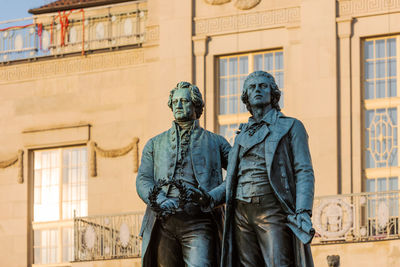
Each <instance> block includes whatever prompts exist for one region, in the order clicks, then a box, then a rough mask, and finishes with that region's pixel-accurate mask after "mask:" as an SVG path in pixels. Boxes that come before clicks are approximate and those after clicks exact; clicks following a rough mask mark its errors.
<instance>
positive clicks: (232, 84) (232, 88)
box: [229, 77, 239, 95]
mask: <svg viewBox="0 0 400 267" xmlns="http://www.w3.org/2000/svg"><path fill="white" fill-rule="evenodd" d="M238 86H239V84H238V78H237V77H231V78H229V94H230V95H237V94H238V93H239V88H238Z"/></svg>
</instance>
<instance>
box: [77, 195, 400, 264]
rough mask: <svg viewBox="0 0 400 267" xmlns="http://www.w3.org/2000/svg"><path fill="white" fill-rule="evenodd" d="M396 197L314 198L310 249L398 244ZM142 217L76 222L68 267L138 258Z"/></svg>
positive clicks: (127, 216) (85, 219)
mask: <svg viewBox="0 0 400 267" xmlns="http://www.w3.org/2000/svg"><path fill="white" fill-rule="evenodd" d="M399 194H400V191H387V192H373V193H359V194H348V195H334V196H326V197H317V198H315V200H314V209H313V225H314V227H315V230H316V235H315V237H314V239H313V242H312V244H313V245H323V244H332V243H343V242H365V241H379V240H390V239H399V238H400V231H399V226H400V220H399V217H400V216H399V209H400V205H399V200H400V199H399V197H400V195H399ZM142 219H143V213H142V212H136V213H127V214H118V215H104V216H88V217H76V218H75V219H74V233H75V238H74V262H83V261H95V260H108V259H125V258H138V257H140V255H141V238H140V237H139V231H140V226H141V222H142Z"/></svg>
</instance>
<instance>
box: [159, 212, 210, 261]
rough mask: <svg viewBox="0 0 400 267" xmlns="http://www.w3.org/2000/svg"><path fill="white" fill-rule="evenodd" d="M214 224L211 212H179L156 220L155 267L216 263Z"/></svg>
mask: <svg viewBox="0 0 400 267" xmlns="http://www.w3.org/2000/svg"><path fill="white" fill-rule="evenodd" d="M215 231H217V227H216V226H215V223H214V220H213V219H212V216H211V214H204V213H203V214H200V215H195V216H190V215H187V214H185V213H179V214H175V215H172V216H170V217H169V218H168V219H167V220H166V221H164V222H161V223H160V224H159V229H158V232H157V237H156V242H155V245H156V246H157V263H158V266H159V267H180V266H186V267H208V266H210V267H211V266H216V265H217V263H216V259H215V255H216V253H215V246H216V242H217V240H216V237H217V235H216V233H215Z"/></svg>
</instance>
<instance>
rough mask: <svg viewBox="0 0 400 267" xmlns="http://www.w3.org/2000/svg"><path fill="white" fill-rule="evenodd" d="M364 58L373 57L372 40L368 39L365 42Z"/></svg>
mask: <svg viewBox="0 0 400 267" xmlns="http://www.w3.org/2000/svg"><path fill="white" fill-rule="evenodd" d="M364 48H365V52H364V53H365V58H366V59H370V58H374V42H373V41H369V42H365V47H364Z"/></svg>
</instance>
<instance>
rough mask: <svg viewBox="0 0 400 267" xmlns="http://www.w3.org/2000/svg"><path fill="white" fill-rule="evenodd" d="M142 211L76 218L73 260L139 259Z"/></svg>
mask: <svg viewBox="0 0 400 267" xmlns="http://www.w3.org/2000/svg"><path fill="white" fill-rule="evenodd" d="M142 219H143V213H142V212H137V213H127V214H118V215H104V216H88V217H76V218H75V219H74V233H75V235H74V236H75V238H74V243H75V244H74V261H75V262H81V261H95V260H110V259H124V258H138V257H140V255H141V238H139V231H140V226H141V223H142Z"/></svg>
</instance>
